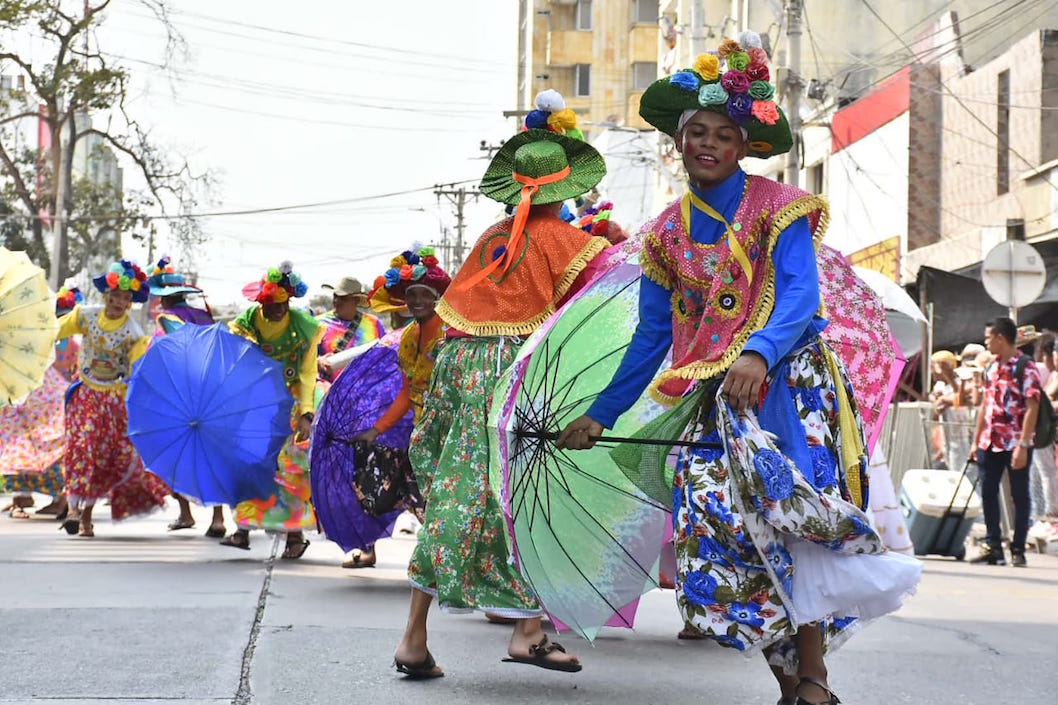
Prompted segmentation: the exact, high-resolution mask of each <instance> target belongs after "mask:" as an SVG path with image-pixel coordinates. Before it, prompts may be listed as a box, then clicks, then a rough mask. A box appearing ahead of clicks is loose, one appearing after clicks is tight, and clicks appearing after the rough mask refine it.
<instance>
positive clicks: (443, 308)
mask: <svg viewBox="0 0 1058 705" xmlns="http://www.w3.org/2000/svg"><path fill="white" fill-rule="evenodd" d="M609 246H610V243H609V242H608V241H607V240H606V239H605V238H601V237H592V238H591V239H590V240H589V241H588V244H586V245H585V246H584V248H583V249H582V250H581V251H580V252H579V253H578V254H577V255H576V256H575V257H574V258H573V259H572V260H570V263H569V264H568V265H567V266H566V271H565V272H563V273H562V276H561V277H559V280H558V281H557V282H555V294H554V299H553V300H552V301H551V303H549V304H548V305H547V306H545V307H544V310H543V311H541V312H540V313H538V314H536V315H535V316H533V317H532V318H530V319H528V320H525V321H520V322H517V323H512V322H510V321H481V322H478V321H471V320H469V319H468V318H465V317H464V316H463V315H461V314H460V313H458V312H457V311H456V310H455V309H454V308H452V306H451V305H450V304H449V303H448V302H447V301H445V300H444V298H442V299H441V300H440V301H438V302H437V308H436V309H435V311H436V313H437V315H438V316H440V317H441V320H442V321H444V322H445V323H446V324H448V325H449V326H451V327H452V328H455V329H456V330H458V331H461V332H463V333H466V334H468V335H473V336H479V337H487V336H500V335H530V334H532V333H533V332H534V331H536V329H537V328H539V327H540V326H541V325H542V324H543V323H544V321H546V320H547V319H548V318H549V317H550V316H551V315H552V314H553V313H554V312H555V310H556V309H555V302H557V301H558V300H559V299H561V298H562V297H563V296H565V295H566V292H567V291H569V288H570V287H571V286H573V282H575V281H576V280H577V276H578V275H580V273H581V272H582V271H584V268H585V267H587V266H588V263H589V262H591V261H592V259H594V258H595V256H596V255H597V254H599V253H600V252H602V251H603V250H605V249H606V248H607V247H609Z"/></svg>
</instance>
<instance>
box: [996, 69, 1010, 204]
mask: <svg viewBox="0 0 1058 705" xmlns="http://www.w3.org/2000/svg"><path fill="white" fill-rule="evenodd" d="M996 78H997V79H998V81H997V87H996V194H997V195H1002V194H1004V193H1006V192H1008V191H1009V190H1010V71H1000V72H999V75H998V76H997V77H996Z"/></svg>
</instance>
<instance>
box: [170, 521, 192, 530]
mask: <svg viewBox="0 0 1058 705" xmlns="http://www.w3.org/2000/svg"><path fill="white" fill-rule="evenodd" d="M193 528H195V520H194V519H192V520H190V521H185V520H183V519H177V520H176V521H174V522H170V524H169V531H180V530H181V529H193Z"/></svg>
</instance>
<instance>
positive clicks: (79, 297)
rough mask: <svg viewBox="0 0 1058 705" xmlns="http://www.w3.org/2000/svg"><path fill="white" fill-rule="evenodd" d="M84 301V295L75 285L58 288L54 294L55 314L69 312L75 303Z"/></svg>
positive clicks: (59, 314)
mask: <svg viewBox="0 0 1058 705" xmlns="http://www.w3.org/2000/svg"><path fill="white" fill-rule="evenodd" d="M81 303H84V295H83V294H82V293H81V290H80V289H78V288H77V287H76V286H74V287H70V288H66V287H65V286H64V287H62V288H60V289H59V291H58V292H56V294H55V315H57V316H61V315H62V314H64V313H69V312H70V311H72V310H73V309H74V306H76V305H77V304H81Z"/></svg>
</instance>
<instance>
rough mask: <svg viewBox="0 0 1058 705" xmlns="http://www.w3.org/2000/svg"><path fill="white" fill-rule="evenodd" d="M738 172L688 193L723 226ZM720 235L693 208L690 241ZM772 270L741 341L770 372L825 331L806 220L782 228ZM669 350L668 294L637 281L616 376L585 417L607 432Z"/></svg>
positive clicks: (740, 181)
mask: <svg viewBox="0 0 1058 705" xmlns="http://www.w3.org/2000/svg"><path fill="white" fill-rule="evenodd" d="M745 184H746V173H745V172H744V171H742V170H741V169H739V170H737V171H736V172H735V173H734V174H732V175H731V176H729V177H728V178H727V179H725V180H724V181H723V182H722V183H720V184H719V185H717V186H716V187H714V188H711V189H706V190H704V191H702V190H697V189H695V190H694V193H695V195H697V196H698V197H699V198H701V199H702V200H703V201H705V202H706V203H708V204H709V205H711V206H712V207H713V208H715V209H716V210H717V212H719V213H720V214H721V215H723V216H724V217H725V218H726V219H727V221H728V222H731V221H732V220H733V219H734V217H735V212H736V211H737V210H738V205H739V203H740V202H741V200H742V194H743V192H744V190H745ZM724 234H725V228H724V225H723V224H722V223H720V222H718V221H717V220H715V219H713V218H711V217H710V216H708V215H706V214H705V213H702V212H700V211H699V210H697V209H696V208H692V209H691V233H690V235H691V239H693V240H694V241H695V242H698V243H701V244H713V243H715V242H717V241H718V240H719V239H720V238H721V237H723V236H724ZM772 262H773V264H774V265H775V308H774V309H773V310H772V314H771V316H770V317H769V318H768V322H767V323H766V324H764V327H763V328H761V329H760V330H758V331H754V332H753V333H752V334H751V335H750V336H749V339H748V340H747V341H746V346H745V348H744V349H743V351H744V352H746V351H749V352H755V353H757V354H759V355H760V356H761V357H763V358H764V361H765V362H766V363H767V365H768V369H769V370H770V369H772V368H773V367H774V366H775V365H776V364H777V363H778V362H779V361H780V360H782V358H783V357H785V356H786V355H787V354H788V353H789V352H790V351H792V350H793V349H794V348H795V347H797V346H798V345H799V344H801V343H803V342H804V341H805V340H807V339H808V338H810V337H813V336H815V335H818V334H819V333H821V332H822V331H823V329H824V328H825V327H826V321H825V320H824V319H822V318H820V317H818V316H817V315H816V311H817V309H818V308H819V273H818V271H817V269H816V256H815V246H814V245H813V243H812V232H811V229H810V228H809V225H808V219H807V218H798V219H797V220H796V221H794V222H793V223H792V224H791V225H790V226H789V227H787V228H786V229H785V230H784V231H783V234H782V237H780V238H779V241H778V242H777V243H776V245H775V249H774V250H773V251H772ZM671 346H672V290H671V289H667V288H665V287H663V286H661V285H660V284H658V283H657V282H655V281H653V280H652V279H650V278H648V277H647V276H645V275H644V276H642V277H640V280H639V325H638V326H637V327H636V330H635V333H634V334H633V335H632V341H631V343H630V345H629V347H628V349H627V350H626V351H625V355H624V357H623V358H622V360H621V364H620V366H619V367H618V368H617V372H616V373H614V376H613V379H612V380H611V381H610V384H609V385H607V387H606V389H605V390H603V392H602V394H600V395H599V396H598V398H596V400H595V402H594V403H593V404H592V405H591V407H589V409H588V412H587V414H588V416H590V417H591V418H593V419H595V420H596V421H598V422H599V423H601V424H602V425H603V426H606V427H607V428H612V427H613V425H614V423H615V422H616V421H617V418H618V417H619V416H620V415H621V414H623V413H624V412H625V411H627V410H628V409H629V407H631V406H632V404H634V403H635V400H636V399H638V398H639V396H640V395H641V394H642V393H643V390H644V389H646V387H647V385H648V384H650V381H651V380H652V379H653V378H654V375H655V374H656V373H657V371H658V368H659V367H661V364H662V362H664V360H665V354H666V353H667V352H668V350H669V348H670V347H671Z"/></svg>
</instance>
